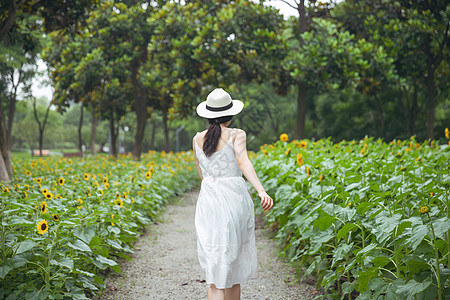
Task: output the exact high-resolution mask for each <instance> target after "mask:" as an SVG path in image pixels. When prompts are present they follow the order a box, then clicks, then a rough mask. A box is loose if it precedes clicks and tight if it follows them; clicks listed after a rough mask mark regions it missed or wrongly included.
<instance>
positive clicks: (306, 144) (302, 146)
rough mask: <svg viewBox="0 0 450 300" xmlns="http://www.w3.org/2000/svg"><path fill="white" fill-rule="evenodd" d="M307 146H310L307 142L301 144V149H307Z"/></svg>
mask: <svg viewBox="0 0 450 300" xmlns="http://www.w3.org/2000/svg"><path fill="white" fill-rule="evenodd" d="M307 146H308V143H307V142H306V141H301V142H300V148H303V149H306V147H307Z"/></svg>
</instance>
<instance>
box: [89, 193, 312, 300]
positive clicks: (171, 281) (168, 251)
mask: <svg viewBox="0 0 450 300" xmlns="http://www.w3.org/2000/svg"><path fill="white" fill-rule="evenodd" d="M197 196H198V191H191V192H188V193H186V194H185V195H184V196H183V197H181V198H180V199H179V200H178V202H177V203H174V204H172V205H169V206H168V207H167V209H166V211H165V212H164V214H163V216H162V218H163V221H162V222H161V223H156V224H154V225H152V226H151V227H150V228H149V230H148V231H149V233H147V234H145V235H143V236H142V237H141V238H140V239H139V241H138V242H137V243H136V244H135V253H134V254H133V258H134V259H133V260H131V261H124V262H122V263H121V269H122V274H119V275H111V276H110V277H109V278H108V279H107V288H106V290H105V291H104V293H103V295H102V296H100V297H98V298H96V299H133V300H136V299H158V300H159V299H170V300H173V299H206V298H207V296H206V292H207V286H206V283H205V281H204V273H203V270H202V269H201V268H200V265H199V263H198V259H197V242H196V235H195V227H194V214H195V202H196V201H197ZM260 223H261V222H258V220H257V224H256V225H257V226H256V229H255V234H256V245H257V250H258V278H257V279H253V280H250V282H249V283H248V284H246V285H243V286H241V289H242V296H241V299H254V300H275V299H280V300H287V299H291V300H297V299H312V298H313V296H314V294H316V291H315V289H314V287H313V286H311V285H308V284H306V283H296V282H295V280H296V279H295V273H294V272H293V270H292V268H291V267H289V266H288V265H287V264H286V263H284V262H282V261H281V260H280V259H279V258H277V256H276V253H277V249H276V245H275V242H274V241H273V240H271V239H270V237H269V236H268V232H267V229H264V228H261V227H262V226H261V225H260Z"/></svg>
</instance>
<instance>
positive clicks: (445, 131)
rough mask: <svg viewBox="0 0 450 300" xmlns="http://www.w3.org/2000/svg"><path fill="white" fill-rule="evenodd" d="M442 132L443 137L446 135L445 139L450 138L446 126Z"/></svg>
mask: <svg viewBox="0 0 450 300" xmlns="http://www.w3.org/2000/svg"><path fill="white" fill-rule="evenodd" d="M444 134H445V137H446V138H447V139H449V138H450V135H449V132H448V128H445V130H444Z"/></svg>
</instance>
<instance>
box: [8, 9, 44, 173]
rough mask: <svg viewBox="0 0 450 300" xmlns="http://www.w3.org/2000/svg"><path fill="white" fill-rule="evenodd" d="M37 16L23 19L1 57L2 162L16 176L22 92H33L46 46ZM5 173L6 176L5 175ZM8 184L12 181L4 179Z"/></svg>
mask: <svg viewBox="0 0 450 300" xmlns="http://www.w3.org/2000/svg"><path fill="white" fill-rule="evenodd" d="M41 34H42V32H41V31H40V30H39V25H38V19H37V18H36V17H21V18H20V22H17V24H16V25H14V26H13V27H12V28H11V29H10V31H9V34H8V35H7V36H6V37H5V38H4V39H3V40H2V41H1V42H0V46H1V47H2V48H3V50H4V55H3V56H0V82H1V85H2V86H3V88H2V89H1V91H0V151H1V154H2V155H1V156H0V160H2V161H3V163H1V165H2V166H3V165H4V166H5V168H6V172H5V173H7V174H9V175H12V166H11V159H10V155H11V134H12V130H13V123H14V114H15V111H16V103H17V100H18V96H19V91H20V89H22V90H23V91H24V93H25V94H27V93H29V91H30V84H31V79H32V78H33V76H34V75H35V73H36V61H37V59H38V54H39V51H40V49H41V45H42V43H43V39H42V35H41ZM5 173H3V172H2V174H5ZM0 180H5V181H8V180H9V178H8V176H7V177H4V175H2V177H0Z"/></svg>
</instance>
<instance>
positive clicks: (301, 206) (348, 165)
mask: <svg viewBox="0 0 450 300" xmlns="http://www.w3.org/2000/svg"><path fill="white" fill-rule="evenodd" d="M288 149H289V150H288ZM449 150H450V145H447V143H445V144H444V145H439V144H438V143H437V142H435V141H432V142H431V145H430V144H428V143H422V144H420V143H418V142H417V141H415V139H414V137H411V139H410V140H403V141H400V140H394V141H392V142H391V143H389V144H387V143H384V142H383V141H382V140H380V139H379V140H374V139H372V138H364V139H363V140H359V141H355V140H353V141H345V140H343V141H341V142H340V143H332V142H331V141H330V139H329V138H328V139H321V140H319V141H317V142H314V141H311V140H302V141H295V140H294V141H291V142H281V141H277V142H276V143H274V144H273V145H267V146H264V147H262V148H261V151H260V152H259V153H258V154H257V155H256V156H255V157H254V158H253V159H252V161H253V163H254V165H255V168H256V170H257V173H258V176H259V178H260V179H261V180H262V183H263V185H264V186H265V188H266V190H267V191H268V193H269V194H271V195H273V196H274V200H275V206H274V208H273V210H272V211H271V212H270V213H269V214H267V215H266V218H267V221H268V223H269V225H270V226H273V227H275V228H277V230H278V232H277V238H278V240H279V241H280V242H281V244H282V245H283V248H284V252H285V254H286V256H287V257H288V258H289V259H290V260H291V261H292V262H299V263H300V264H301V265H302V266H305V267H306V268H307V271H306V274H309V273H313V272H314V273H315V274H316V276H317V286H318V287H320V286H322V287H324V288H325V289H326V290H328V289H331V290H336V291H337V292H338V293H339V295H340V296H342V297H343V296H346V297H347V296H348V299H351V297H350V294H352V295H355V293H356V294H358V295H359V296H358V298H357V299H405V295H406V298H407V299H416V297H417V299H434V298H437V297H438V293H439V294H440V295H441V296H442V295H448V292H449V290H450V286H449V285H448V283H449V280H450V277H449V276H450V275H449V274H450V272H449V264H450V257H449V253H450V244H449V238H450V206H449V204H450V200H449V197H450V194H449V190H450V189H449V188H450V176H449V174H450V172H449V171H450V170H449V165H448V161H449V160H450V151H449ZM300 155H301V157H300ZM439 298H440V297H439ZM440 299H442V298H440Z"/></svg>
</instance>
